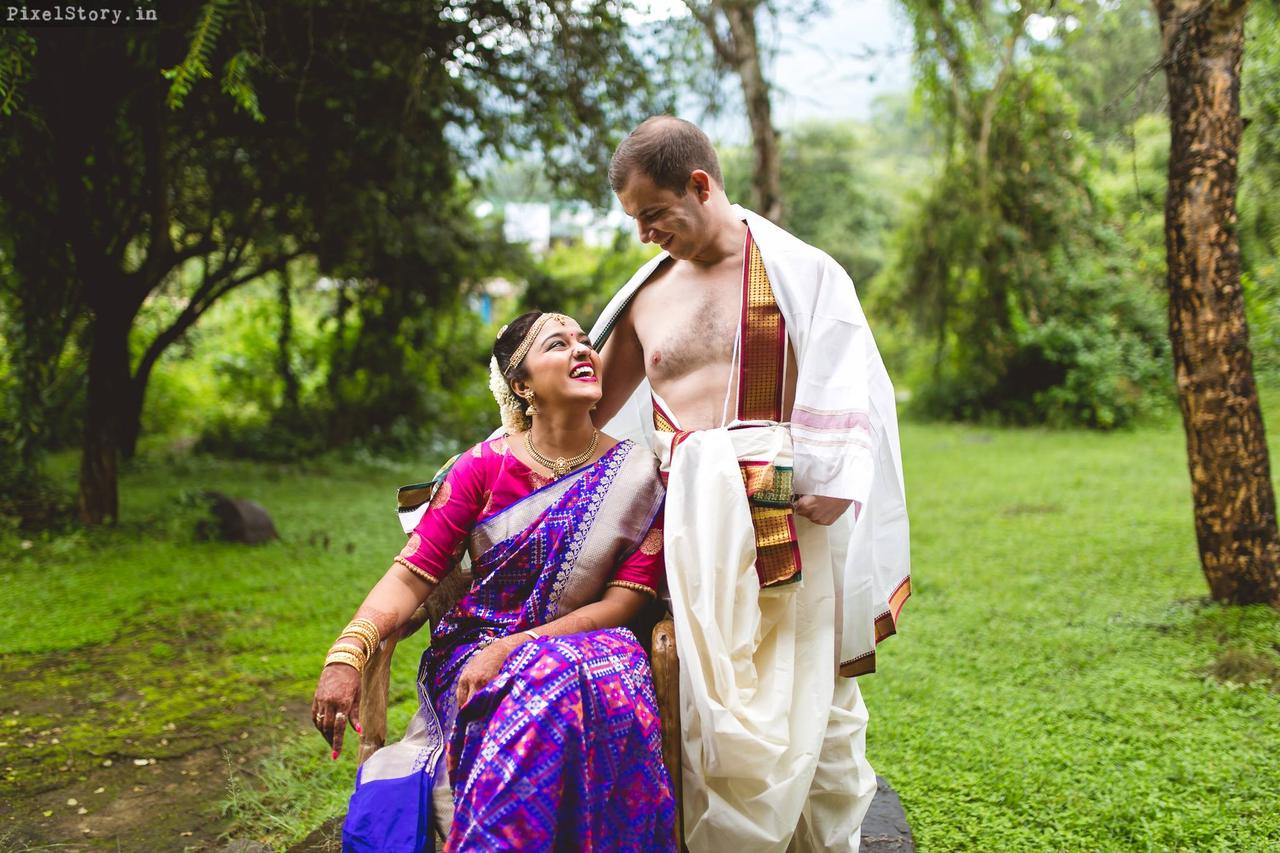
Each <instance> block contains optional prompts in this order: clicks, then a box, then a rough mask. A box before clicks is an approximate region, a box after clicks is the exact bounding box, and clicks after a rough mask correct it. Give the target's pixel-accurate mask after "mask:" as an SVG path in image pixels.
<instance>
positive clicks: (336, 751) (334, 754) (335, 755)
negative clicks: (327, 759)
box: [333, 749, 338, 761]
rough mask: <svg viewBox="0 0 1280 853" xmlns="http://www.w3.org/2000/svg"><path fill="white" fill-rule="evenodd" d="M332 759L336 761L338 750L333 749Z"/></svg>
mask: <svg viewBox="0 0 1280 853" xmlns="http://www.w3.org/2000/svg"><path fill="white" fill-rule="evenodd" d="M333 760H334V761H337V760H338V750H336V749H335V750H334V751H333Z"/></svg>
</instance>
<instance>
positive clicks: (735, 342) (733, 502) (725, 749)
mask: <svg viewBox="0 0 1280 853" xmlns="http://www.w3.org/2000/svg"><path fill="white" fill-rule="evenodd" d="M609 179H610V182H611V184H612V185H613V190H614V192H615V193H616V194H617V196H618V199H619V201H620V202H621V203H622V207H623V209H624V210H625V211H626V212H627V214H628V215H629V216H631V217H632V218H633V219H634V220H635V222H636V227H637V229H638V230H639V234H640V239H641V240H642V241H643V242H646V243H653V244H656V245H658V246H659V247H661V249H662V250H663V251H662V252H661V253H659V254H658V256H657V257H655V258H654V259H653V260H652V261H650V262H649V263H648V264H646V265H645V266H644V267H642V268H641V269H640V270H639V271H638V272H637V273H636V274H635V275H634V276H633V277H632V279H631V281H630V282H628V284H627V285H626V286H625V287H624V288H623V289H622V290H621V291H620V292H619V293H618V294H617V295H616V296H615V297H614V299H613V300H612V302H611V303H610V304H609V306H608V307H607V308H606V309H605V312H604V314H603V315H602V316H601V318H600V320H599V321H598V322H597V324H596V327H595V329H593V331H592V340H593V342H594V343H595V345H596V348H597V349H598V350H600V351H601V354H602V358H603V364H604V367H603V371H602V373H603V375H604V376H606V377H607V382H605V385H604V387H605V392H604V397H603V399H602V400H601V403H600V405H599V408H598V410H597V423H600V424H606V423H607V424H608V426H607V427H606V429H608V431H610V432H611V433H612V434H614V435H616V436H624V435H625V436H629V437H633V438H636V439H637V440H640V441H643V442H645V443H646V444H648V446H650V447H651V448H653V449H654V452H655V453H657V455H658V456H659V458H660V459H661V461H662V466H663V472H664V475H665V476H666V477H667V479H668V494H667V508H666V561H667V579H668V586H669V591H670V596H671V607H672V612H673V614H674V617H675V630H676V642H677V648H678V649H679V655H680V669H681V673H680V698H681V723H682V726H681V728H682V758H683V771H684V779H683V786H684V817H685V840H686V843H687V844H688V847H689V849H690V850H691V851H693V853H699V851H712V850H733V851H735V853H752V851H782V850H786V849H788V847H789V846H790V849H795V850H856V849H857V847H858V841H859V826H860V824H861V822H862V817H863V815H864V814H865V812H866V810H867V807H868V805H869V804H870V802H871V798H872V796H873V795H874V793H875V788H876V783H875V774H874V772H873V771H872V769H871V766H870V764H868V762H867V759H866V755H865V747H866V725H867V712H866V706H865V705H864V704H863V701H862V697H861V694H860V693H859V690H858V683H857V681H856V680H855V676H857V675H862V674H865V673H869V672H872V671H874V669H875V646H876V643H877V642H878V641H879V640H881V639H883V638H885V637H887V636H889V635H891V634H892V633H894V630H895V624H896V622H897V618H898V614H899V612H900V610H901V608H902V604H903V603H904V602H905V600H906V598H907V596H908V595H909V594H910V581H909V577H908V570H909V555H908V542H907V517H906V506H905V501H904V494H903V485H902V467H901V459H900V453H899V448H898V434H897V420H896V415H895V411H894V395H893V387H892V385H891V383H890V381H889V378H888V376H887V374H886V373H885V369H884V365H883V363H882V361H881V359H880V355H879V352H878V351H877V349H876V346H875V342H874V340H873V339H872V337H871V333H870V331H869V330H868V328H867V323H866V319H865V317H864V316H863V313H862V310H861V307H860V306H859V304H858V299H857V295H856V294H855V292H854V288H853V285H852V282H850V280H849V277H848V276H847V275H846V274H845V273H844V271H843V270H841V269H840V268H839V266H837V265H836V263H835V262H834V261H832V260H831V258H830V257H828V256H827V255H826V254H825V253H823V252H821V251H820V250H818V249H816V248H814V247H812V246H809V245H807V244H805V243H803V242H802V241H800V240H798V239H797V238H795V237H793V236H792V235H790V234H788V233H787V232H785V231H783V230H782V229H781V228H778V227H777V226H776V225H774V224H772V223H770V222H768V221H767V220H765V219H763V218H761V217H759V216H757V215H755V214H753V213H751V212H750V211H747V210H744V209H743V208H740V207H737V206H735V205H733V204H731V203H730V202H729V199H728V198H727V197H726V195H725V192H724V182H723V178H722V177H721V173H720V166H719V163H718V160H717V157H716V154H715V150H714V149H713V148H712V146H711V144H710V141H709V140H708V139H707V137H706V135H705V134H703V133H702V131H700V130H699V129H698V128H697V127H695V126H694V125H692V124H690V123H689V122H686V121H682V120H680V119H676V118H672V117H670V116H658V117H654V118H650V119H648V120H646V121H645V122H643V123H642V124H641V125H640V126H639V127H637V128H636V129H635V130H634V131H633V132H632V133H631V135H630V136H628V137H627V138H626V139H625V140H624V141H623V142H622V144H621V145H619V147H618V149H617V151H616V152H615V154H614V156H613V162H612V164H611V166H610V170H609Z"/></svg>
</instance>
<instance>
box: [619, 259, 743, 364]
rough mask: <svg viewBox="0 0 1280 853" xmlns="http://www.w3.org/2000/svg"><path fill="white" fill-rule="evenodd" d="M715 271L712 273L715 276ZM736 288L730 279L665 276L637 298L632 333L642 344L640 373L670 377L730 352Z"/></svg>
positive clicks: (727, 357)
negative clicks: (642, 369)
mask: <svg viewBox="0 0 1280 853" xmlns="http://www.w3.org/2000/svg"><path fill="white" fill-rule="evenodd" d="M719 278H720V277H717V279H719ZM741 298H742V297H741V290H740V287H739V285H738V283H737V282H735V281H733V280H732V279H725V280H724V281H720V280H707V279H701V280H693V281H690V280H687V279H681V278H673V277H669V276H668V277H664V279H663V280H662V281H658V282H653V283H652V284H651V285H649V286H647V287H646V288H645V289H644V291H643V292H642V293H641V294H640V295H639V298H638V299H637V304H636V308H637V309H639V310H637V311H636V312H635V315H634V317H635V328H636V335H637V337H638V338H639V339H640V346H641V348H642V349H643V350H644V357H645V373H646V374H647V375H648V376H649V377H650V378H652V379H659V380H661V379H672V378H676V377H679V376H683V375H685V374H688V373H690V372H692V371H694V370H698V369H703V368H707V367H711V366H714V365H717V364H725V365H727V364H728V363H729V362H730V361H731V360H732V358H733V339H734V336H735V335H736V334H737V330H738V314H739V311H740V309H741Z"/></svg>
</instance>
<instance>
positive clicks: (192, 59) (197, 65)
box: [160, 0, 235, 109]
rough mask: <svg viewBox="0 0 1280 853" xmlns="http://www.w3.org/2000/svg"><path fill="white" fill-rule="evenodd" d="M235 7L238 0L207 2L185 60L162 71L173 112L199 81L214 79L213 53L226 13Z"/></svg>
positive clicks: (197, 19)
mask: <svg viewBox="0 0 1280 853" xmlns="http://www.w3.org/2000/svg"><path fill="white" fill-rule="evenodd" d="M234 4H235V0H207V2H205V4H204V5H203V7H201V10H200V13H199V16H198V17H197V18H196V23H195V27H194V28H193V29H192V31H191V43H190V46H189V47H188V49H187V56H186V58H185V59H183V60H182V62H180V63H178V64H177V65H175V66H173V67H172V68H166V69H164V70H163V71H162V72H160V73H161V75H162V76H163V77H164V78H165V79H166V80H168V81H169V94H168V96H167V97H166V99H165V101H166V103H167V104H168V105H169V108H170V109H179V108H181V107H182V105H183V103H184V102H185V101H186V99H187V96H188V95H190V94H191V90H192V89H193V88H195V85H196V83H197V81H199V80H200V79H202V78H203V79H208V78H210V77H212V76H213V72H212V71H210V70H209V66H210V64H212V62H213V52H214V49H215V48H216V47H217V44H218V36H219V35H221V34H222V26H223V23H224V22H225V20H226V16H227V12H228V10H230V9H231V8H232V7H233V6H234Z"/></svg>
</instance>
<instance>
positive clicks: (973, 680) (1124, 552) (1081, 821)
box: [863, 411, 1280, 851]
mask: <svg viewBox="0 0 1280 853" xmlns="http://www.w3.org/2000/svg"><path fill="white" fill-rule="evenodd" d="M1276 414H1280V413H1276V412H1274V411H1273V418H1272V421H1271V422H1272V423H1276V419H1275V417H1274V415H1276ZM905 437H906V444H907V448H906V451H905V462H906V472H907V480H908V503H909V506H910V509H911V518H912V541H913V546H914V550H913V556H914V566H915V568H914V572H913V575H914V577H913V586H914V588H915V595H914V596H913V598H912V600H911V601H909V602H908V603H907V606H906V611H905V614H904V618H903V622H902V625H901V631H900V634H899V636H898V637H895V638H894V639H892V640H890V641H889V642H888V643H887V644H886V645H885V646H882V654H881V655H880V672H879V673H878V674H877V675H875V676H873V677H871V678H866V679H864V680H863V689H864V691H865V694H866V697H867V704H868V706H869V708H870V709H871V714H872V718H871V728H870V732H869V753H870V757H871V760H872V763H873V764H874V765H875V766H876V767H877V769H878V770H879V771H880V772H881V773H882V774H884V775H885V776H887V777H888V778H889V779H890V780H891V782H892V783H893V784H894V785H895V786H896V787H897V788H898V790H899V792H900V793H901V795H902V798H903V801H904V803H905V806H906V809H907V814H908V817H909V818H910V820H911V824H912V828H913V830H914V832H915V834H916V838H917V841H918V842H919V844H920V848H921V849H922V850H926V851H930V850H948V851H949V850H1196V851H1200V850H1276V849H1280V809H1277V808H1276V803H1277V802H1280V757H1278V755H1280V695H1277V693H1276V692H1275V691H1276V688H1277V687H1280V684H1276V683H1275V682H1270V683H1268V679H1267V678H1266V677H1265V676H1267V675H1268V673H1273V672H1274V669H1268V667H1269V666H1270V667H1274V666H1275V664H1276V662H1280V656H1278V655H1277V652H1280V612H1277V611H1274V610H1271V609H1269V608H1264V607H1254V608H1247V609H1230V608H1221V607H1217V606H1214V605H1209V604H1207V603H1206V602H1205V601H1204V596H1205V592H1206V586H1205V582H1204V579H1203V577H1202V575H1201V574H1200V569H1199V565H1198V562H1197V552H1196V546H1195V539H1194V535H1193V531H1192V525H1191V519H1192V514H1191V505H1190V486H1189V479H1188V476H1187V473H1186V463H1185V457H1184V455H1183V454H1184V453H1185V450H1184V444H1183V439H1182V435H1181V431H1180V428H1179V427H1178V425H1177V424H1170V425H1168V426H1167V427H1164V428H1160V429H1156V428H1147V429H1143V430H1140V431H1136V432H1132V433H1120V434H1114V435H1098V434H1089V433H1051V432H1043V431H1037V430H1023V431H1012V430H1008V431H1006V430H984V429H975V428H964V427H912V428H910V429H909V430H908V431H907V432H906V434H905ZM1272 452H1273V453H1275V452H1276V451H1275V449H1273V451H1272ZM1224 655H1226V656H1227V657H1228V663H1231V660H1234V661H1235V663H1236V666H1235V667H1234V669H1232V667H1230V666H1228V667H1226V669H1227V670H1229V671H1230V672H1231V673H1232V674H1235V675H1236V677H1237V678H1240V677H1244V676H1248V675H1249V674H1250V673H1254V674H1257V675H1259V676H1262V677H1261V678H1259V679H1258V680H1256V681H1255V682H1254V683H1252V684H1250V685H1245V684H1242V683H1239V682H1228V683H1223V682H1219V681H1218V680H1215V679H1214V678H1210V677H1207V673H1209V672H1210V671H1212V670H1214V669H1215V666H1216V664H1217V663H1218V662H1219V661H1220V660H1221V659H1222V658H1223V656H1224ZM1250 664H1253V666H1252V668H1251V667H1250ZM1250 680H1252V679H1250Z"/></svg>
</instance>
